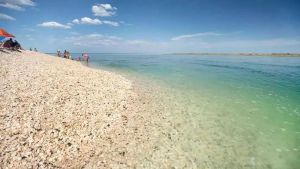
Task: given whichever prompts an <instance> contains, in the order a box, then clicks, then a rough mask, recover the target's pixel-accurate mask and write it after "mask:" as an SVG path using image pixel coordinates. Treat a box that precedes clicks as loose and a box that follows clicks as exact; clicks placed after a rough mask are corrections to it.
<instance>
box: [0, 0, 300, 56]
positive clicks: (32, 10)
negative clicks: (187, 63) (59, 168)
mask: <svg viewBox="0 0 300 169" xmlns="http://www.w3.org/2000/svg"><path fill="white" fill-rule="evenodd" d="M299 9H300V1H299V0H284V1H283V0H51V1H50V0H36V1H33V0H0V27H2V28H5V29H6V30H7V31H8V32H10V33H12V34H14V35H16V37H17V40H19V42H21V44H22V45H23V46H24V47H25V48H29V47H36V48H38V49H39V50H41V51H44V52H55V51H56V50H64V49H67V50H70V51H72V52H146V53H149V52H150V53H169V52H300V10H299Z"/></svg>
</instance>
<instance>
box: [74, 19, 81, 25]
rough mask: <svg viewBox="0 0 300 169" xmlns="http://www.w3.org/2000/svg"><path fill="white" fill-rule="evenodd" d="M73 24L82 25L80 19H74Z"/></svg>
mask: <svg viewBox="0 0 300 169" xmlns="http://www.w3.org/2000/svg"><path fill="white" fill-rule="evenodd" d="M72 22H73V23H76V24H80V21H79V20H78V19H74V20H73V21H72Z"/></svg>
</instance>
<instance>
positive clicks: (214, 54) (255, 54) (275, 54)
mask: <svg viewBox="0 0 300 169" xmlns="http://www.w3.org/2000/svg"><path fill="white" fill-rule="evenodd" d="M171 54H173V55H211V56H218V55H226V56H227V55H231V56H288V57H300V53H171Z"/></svg>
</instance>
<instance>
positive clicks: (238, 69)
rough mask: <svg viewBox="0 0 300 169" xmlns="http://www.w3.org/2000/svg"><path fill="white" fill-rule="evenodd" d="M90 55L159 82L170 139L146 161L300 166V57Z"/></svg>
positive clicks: (278, 168)
mask: <svg viewBox="0 0 300 169" xmlns="http://www.w3.org/2000/svg"><path fill="white" fill-rule="evenodd" d="M75 55H76V54H75ZM89 56H90V62H89V63H88V66H89V67H92V68H96V69H99V68H100V69H105V70H109V71H114V72H118V73H121V74H124V75H125V76H127V77H129V78H132V79H135V80H137V81H140V82H141V83H144V84H151V86H157V87H159V90H157V91H159V92H158V93H154V94H157V95H159V97H162V100H164V101H163V102H161V106H165V107H166V108H165V109H164V112H161V113H164V114H165V116H166V117H167V119H168V120H167V121H165V122H164V120H162V123H164V124H161V125H160V127H161V128H163V129H160V130H158V131H157V132H159V131H161V132H163V133H162V134H164V135H165V136H166V137H159V138H157V141H156V144H157V146H156V148H155V150H153V151H152V152H149V154H147V155H146V156H147V157H146V158H145V159H143V160H141V162H140V166H139V167H141V168H228V169H234V168H255V169H256V168H257V169H259V168H266V169H299V168H300V57H273V56H235V55H232V56H230V55H228V56H227V55H226V56H222V55H220V56H218V55H215V56H206V55H199V56H196V55H184V54H131V53H118V54H114V53H90V54H89Z"/></svg>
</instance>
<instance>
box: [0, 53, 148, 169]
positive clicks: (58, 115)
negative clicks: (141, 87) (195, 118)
mask: <svg viewBox="0 0 300 169" xmlns="http://www.w3.org/2000/svg"><path fill="white" fill-rule="evenodd" d="M0 55H1V58H0V168H134V167H135V166H136V165H137V163H138V160H139V159H141V158H143V154H144V153H145V151H147V150H148V149H151V138H153V136H150V134H151V131H150V127H148V124H149V118H150V119H151V118H153V117H150V116H151V115H150V114H149V112H147V111H145V109H147V108H146V105H147V101H148V100H147V98H145V97H146V96H141V95H140V94H139V93H137V92H135V90H134V89H133V85H132V82H131V81H129V80H127V79H126V78H124V77H122V76H120V75H118V74H115V73H111V72H107V71H102V70H94V69H91V68H88V67H85V66H83V65H81V64H80V63H79V62H76V61H72V60H68V59H63V58H58V57H53V56H49V55H46V54H42V53H36V52H30V51H22V52H9V53H3V52H1V53H0ZM152 120H153V119H152Z"/></svg>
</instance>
